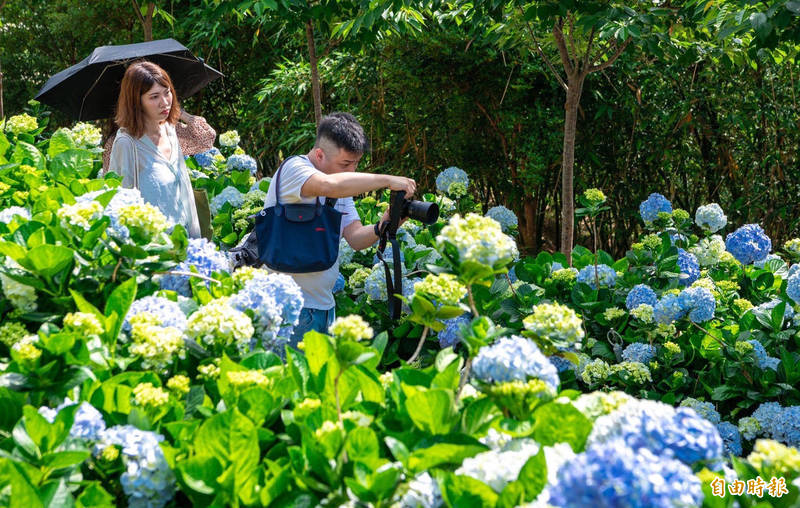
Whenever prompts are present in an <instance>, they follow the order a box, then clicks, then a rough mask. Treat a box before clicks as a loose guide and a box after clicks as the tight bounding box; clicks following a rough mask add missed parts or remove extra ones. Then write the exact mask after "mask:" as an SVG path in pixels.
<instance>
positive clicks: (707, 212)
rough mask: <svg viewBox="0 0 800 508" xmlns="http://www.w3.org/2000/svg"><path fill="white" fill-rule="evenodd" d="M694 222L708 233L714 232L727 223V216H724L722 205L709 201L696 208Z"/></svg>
mask: <svg viewBox="0 0 800 508" xmlns="http://www.w3.org/2000/svg"><path fill="white" fill-rule="evenodd" d="M694 222H695V223H696V224H697V225H698V226H700V227H701V228H703V229H704V230H706V231H708V232H709V233H716V232H717V231H719V230H720V229H722V228H724V227H725V225H726V224H727V223H728V218H727V217H725V213H724V212H723V211H722V207H720V206H719V205H718V204H716V203H711V204H708V205H703V206H701V207H699V208H698V209H697V212H695V214H694Z"/></svg>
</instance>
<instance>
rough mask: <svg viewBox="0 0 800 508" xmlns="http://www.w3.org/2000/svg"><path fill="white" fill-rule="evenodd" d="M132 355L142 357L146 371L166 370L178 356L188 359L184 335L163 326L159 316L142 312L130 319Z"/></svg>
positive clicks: (170, 327) (130, 349)
mask: <svg viewBox="0 0 800 508" xmlns="http://www.w3.org/2000/svg"><path fill="white" fill-rule="evenodd" d="M129 321H130V324H131V332H130V335H131V345H130V346H129V348H128V350H129V351H130V352H131V354H134V355H139V356H141V357H142V367H143V368H145V369H154V370H164V369H166V368H167V367H168V366H169V365H170V364H171V363H172V362H173V361H174V359H175V357H176V356H177V357H178V358H181V359H183V358H186V349H185V345H184V342H183V333H181V331H180V330H178V329H177V328H175V327H172V326H167V327H164V326H161V324H160V320H159V319H158V317H157V316H155V315H154V314H152V313H150V312H140V313H138V314H136V315H134V316H132V317H131V318H130V319H129Z"/></svg>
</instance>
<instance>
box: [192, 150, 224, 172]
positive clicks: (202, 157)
mask: <svg viewBox="0 0 800 508" xmlns="http://www.w3.org/2000/svg"><path fill="white" fill-rule="evenodd" d="M215 155H222V153H221V152H220V151H219V150H217V147H211V149H210V150H206V151H205V152H200V153H196V154H194V160H195V162H197V164H199V165H200V166H201V167H204V168H210V167H211V166H213V165H214V156H215Z"/></svg>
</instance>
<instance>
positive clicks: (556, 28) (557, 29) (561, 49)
mask: <svg viewBox="0 0 800 508" xmlns="http://www.w3.org/2000/svg"><path fill="white" fill-rule="evenodd" d="M562 26H563V21H559V22H557V23H556V24H554V25H553V37H554V38H555V40H556V47H557V48H558V53H559V54H560V55H561V64H562V65H563V66H564V70H565V71H566V73H567V75H568V76H571V75H572V74H574V73H575V69H574V68H573V67H572V62H571V61H570V59H569V52H568V51H567V43H566V42H565V41H564V32H562V31H561V27H562Z"/></svg>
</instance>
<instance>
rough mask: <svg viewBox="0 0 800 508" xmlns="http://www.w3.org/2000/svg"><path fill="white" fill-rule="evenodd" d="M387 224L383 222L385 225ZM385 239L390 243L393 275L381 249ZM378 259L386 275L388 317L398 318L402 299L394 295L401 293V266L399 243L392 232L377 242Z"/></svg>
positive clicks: (383, 247)
mask: <svg viewBox="0 0 800 508" xmlns="http://www.w3.org/2000/svg"><path fill="white" fill-rule="evenodd" d="M386 226H387V224H384V227H386ZM387 240H388V241H389V243H390V244H391V245H392V263H393V264H394V266H393V269H394V277H393V276H392V270H391V269H390V268H389V263H387V262H386V259H384V257H383V251H384V249H386V242H387ZM377 254H378V259H380V260H381V262H382V263H383V270H384V273H385V275H386V294H387V296H388V299H389V318H390V319H400V311H401V309H402V301H401V300H400V299H399V298H398V297H397V296H395V295H397V294H400V295H402V294H403V268H402V266H401V263H402V261H401V260H400V244H399V242H398V241H397V236H396V235H395V234H394V232H389V233H388V234H382V235H381V241H380V243H379V244H378V253H377Z"/></svg>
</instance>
